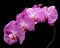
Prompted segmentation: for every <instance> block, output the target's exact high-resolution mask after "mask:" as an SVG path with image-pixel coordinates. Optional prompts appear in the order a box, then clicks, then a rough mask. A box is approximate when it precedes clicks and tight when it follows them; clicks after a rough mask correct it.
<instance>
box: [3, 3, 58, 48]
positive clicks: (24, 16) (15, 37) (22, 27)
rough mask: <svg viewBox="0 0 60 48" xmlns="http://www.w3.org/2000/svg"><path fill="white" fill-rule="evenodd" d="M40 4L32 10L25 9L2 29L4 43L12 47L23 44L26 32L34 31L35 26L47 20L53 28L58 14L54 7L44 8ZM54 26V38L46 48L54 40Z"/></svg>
mask: <svg viewBox="0 0 60 48" xmlns="http://www.w3.org/2000/svg"><path fill="white" fill-rule="evenodd" d="M41 6H42V4H39V5H34V6H33V7H32V8H25V9H24V10H23V11H22V12H21V13H19V14H18V15H17V16H16V20H12V21H11V22H9V23H8V24H7V25H6V26H5V27H4V30H3V31H4V37H3V39H4V41H5V42H6V43H7V44H9V45H12V44H14V43H16V42H17V41H19V43H20V44H22V43H23V41H24V39H25V33H26V30H29V31H35V24H37V23H38V22H39V23H43V22H45V21H46V20H48V24H49V25H50V26H54V23H55V21H56V20H57V18H58V12H57V10H56V7H55V6H50V7H47V6H44V7H41ZM55 30H56V29H55V26H54V37H53V39H52V40H51V42H50V43H49V44H48V46H47V48H48V47H49V46H50V45H51V43H52V42H53V41H54V38H55V34H56V31H55Z"/></svg>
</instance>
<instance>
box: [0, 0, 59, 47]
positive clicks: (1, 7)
mask: <svg viewBox="0 0 60 48" xmlns="http://www.w3.org/2000/svg"><path fill="white" fill-rule="evenodd" d="M40 3H42V4H43V6H51V5H55V6H56V9H57V11H58V13H60V9H59V6H60V5H59V4H60V1H59V0H2V1H0V48H35V47H36V48H46V46H47V45H48V43H49V42H50V41H51V39H52V37H53V35H54V33H53V27H50V26H49V25H48V23H47V21H46V22H45V23H38V24H37V25H36V26H35V31H34V32H30V31H27V32H26V38H25V40H24V42H23V44H22V45H20V44H19V43H18V42H17V43H16V44H13V45H8V44H6V43H5V42H4V41H3V35H4V33H3V28H4V26H5V25H6V24H7V23H8V22H10V21H11V20H15V19H16V15H17V14H18V13H20V12H22V11H23V9H24V8H25V7H32V6H33V5H34V4H40ZM59 15H60V14H59ZM59 24H60V22H59V17H58V20H57V21H56V22H55V26H56V32H57V33H56V37H55V40H54V42H53V43H52V44H51V45H50V47H49V48H60V47H59V27H60V26H59Z"/></svg>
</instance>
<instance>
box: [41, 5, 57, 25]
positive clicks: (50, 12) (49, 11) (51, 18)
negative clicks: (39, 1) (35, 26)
mask: <svg viewBox="0 0 60 48" xmlns="http://www.w3.org/2000/svg"><path fill="white" fill-rule="evenodd" d="M42 9H43V10H44V11H45V14H46V18H47V19H48V24H49V25H53V24H54V22H55V21H56V20H57V18H58V12H57V10H56V8H55V6H50V7H43V8H42Z"/></svg>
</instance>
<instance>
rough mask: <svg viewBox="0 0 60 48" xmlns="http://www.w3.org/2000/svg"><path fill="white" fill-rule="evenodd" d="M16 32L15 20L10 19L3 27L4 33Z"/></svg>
mask: <svg viewBox="0 0 60 48" xmlns="http://www.w3.org/2000/svg"><path fill="white" fill-rule="evenodd" d="M16 32H17V25H16V21H11V22H9V23H8V24H7V25H6V26H5V27H4V33H6V34H10V33H16Z"/></svg>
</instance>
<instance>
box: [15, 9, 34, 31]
mask: <svg viewBox="0 0 60 48" xmlns="http://www.w3.org/2000/svg"><path fill="white" fill-rule="evenodd" d="M25 10H26V9H24V11H23V12H22V13H20V14H18V15H17V17H16V21H17V23H18V26H19V27H18V28H22V29H23V30H26V29H27V30H29V31H34V30H35V24H34V21H33V20H32V19H31V18H29V17H28V14H27V13H26V12H25Z"/></svg>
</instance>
